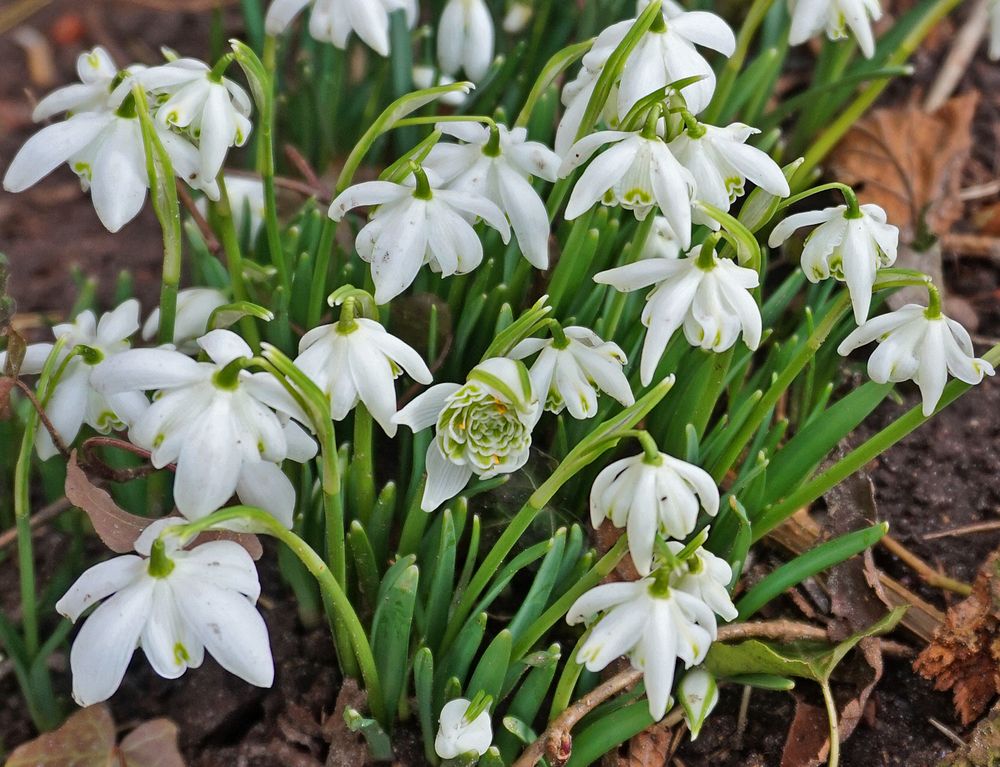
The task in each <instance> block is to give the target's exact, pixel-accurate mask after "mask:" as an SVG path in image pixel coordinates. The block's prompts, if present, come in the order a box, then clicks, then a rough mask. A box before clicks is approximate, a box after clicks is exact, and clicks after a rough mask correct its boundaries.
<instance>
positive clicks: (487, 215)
mask: <svg viewBox="0 0 1000 767" xmlns="http://www.w3.org/2000/svg"><path fill="white" fill-rule="evenodd" d="M434 195H435V197H437V198H439V199H440V200H441V201H443V202H445V203H447V204H448V205H450V206H451V207H452V208H455V209H457V210H460V211H462V212H464V213H468V214H470V215H473V216H477V217H479V218H481V219H483V221H485V222H486V223H487V224H489V225H490V226H491V227H493V228H494V229H496V230H497V231H498V232H499V233H500V237H501V239H503V241H504V242H509V241H510V226H509V225H508V224H507V218H506V217H505V216H504V214H503V212H502V211H501V210H500V208H498V207H497V206H496V205H495V204H494V203H492V202H490V201H489V200H488V199H486V198H485V197H480V196H479V195H468V194H462V193H461V192H455V191H451V190H446V189H438V190H436V191H435V192H434Z"/></svg>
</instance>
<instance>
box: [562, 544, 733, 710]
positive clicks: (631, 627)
mask: <svg viewBox="0 0 1000 767" xmlns="http://www.w3.org/2000/svg"><path fill="white" fill-rule="evenodd" d="M709 556H711V555H709ZM682 576H683V567H682V568H681V569H680V570H679V571H678V572H677V573H674V572H670V571H669V570H667V569H666V568H660V569H659V570H657V571H656V572H655V573H654V574H653V575H652V576H650V577H647V578H643V579H641V580H638V581H633V582H623V583H607V584H604V585H601V586H597V587H596V588H593V589H591V590H590V591H588V592H586V593H585V594H584V595H583V596H581V597H580V598H579V599H578V600H576V602H575V603H574V604H573V606H572V607H570V609H569V611H568V612H567V614H566V621H567V622H568V623H570V624H575V623H580V622H583V621H586V622H587V623H589V624H591V625H592V626H593V628H592V629H591V632H590V635H589V636H588V637H587V639H586V640H585V641H584V643H583V646H582V647H581V648H580V651H579V652H578V653H577V656H576V660H577V662H578V663H582V664H584V665H585V666H586V667H587V668H588V669H589V670H591V671H600V670H601V669H603V668H604V667H605V666H607V665H608V664H609V663H610V662H611V661H613V660H614V659H615V658H617V657H619V656H620V655H627V656H628V658H629V660H630V661H631V663H632V667H633V668H635V669H639V670H641V671H642V672H643V678H644V681H645V684H646V697H647V698H648V701H649V713H650V715H651V716H652V717H653V718H654V719H656V720H660V719H662V718H663V716H664V715H665V714H666V711H667V706H668V703H669V701H670V700H671V695H670V692H671V689H672V688H673V684H674V671H675V667H676V665H677V659H678V658H680V659H681V660H683V661H684V664H685V666H686V667H687V668H691V667H692V666H696V665H698V664H699V663H701V662H702V661H703V660H704V659H705V655H706V654H707V653H708V649H709V646H710V645H711V643H712V642H713V641H714V640H715V637H716V635H717V627H716V619H715V614H714V613H713V612H712V608H711V607H709V606H708V605H707V604H705V602H703V601H702V600H701V599H700V598H698V597H697V596H696V595H694V594H691V593H688V592H687V591H686V590H685V589H684V588H683V586H682V585H681V583H680V582H679V579H680V578H681V577H682ZM595 619H596V621H595Z"/></svg>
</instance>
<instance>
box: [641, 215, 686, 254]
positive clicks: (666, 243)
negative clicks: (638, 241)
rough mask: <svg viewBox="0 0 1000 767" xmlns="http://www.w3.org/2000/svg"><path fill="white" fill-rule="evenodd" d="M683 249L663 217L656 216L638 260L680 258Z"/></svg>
mask: <svg viewBox="0 0 1000 767" xmlns="http://www.w3.org/2000/svg"><path fill="white" fill-rule="evenodd" d="M683 247H684V246H683V245H681V242H680V239H679V238H678V237H677V235H676V234H674V230H673V229H671V228H670V222H669V221H667V219H666V218H664V217H663V216H656V217H655V218H654V219H653V229H652V231H650V233H649V237H648V238H647V239H646V242H645V243H644V244H643V247H642V253H640V254H639V258H680V255H681V251H682V250H683Z"/></svg>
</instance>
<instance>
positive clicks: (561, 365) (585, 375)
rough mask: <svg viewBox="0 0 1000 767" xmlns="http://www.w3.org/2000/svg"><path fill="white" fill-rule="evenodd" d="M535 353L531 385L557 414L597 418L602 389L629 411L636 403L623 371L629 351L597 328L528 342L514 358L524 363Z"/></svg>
mask: <svg viewBox="0 0 1000 767" xmlns="http://www.w3.org/2000/svg"><path fill="white" fill-rule="evenodd" d="M533 354H538V357H536V358H535V362H534V363H533V364H532V366H531V369H530V370H529V373H530V375H531V386H532V389H533V390H534V392H535V393H536V394H537V395H538V397H540V398H541V397H545V409H546V410H548V411H549V412H551V413H561V412H562V411H563V410H568V411H569V414H570V415H571V416H573V417H574V418H592V417H593V416H595V415H597V395H598V394H599V393H600V392H602V391H603V392H605V393H606V394H609V395H611V396H612V397H614V398H615V399H616V400H618V401H619V402H620V403H621V404H622V405H624V406H625V407H628V406H630V405H632V404H634V403H635V397H634V396H633V394H632V387H630V386H629V383H628V378H627V377H626V376H625V373H624V372H623V370H622V368H623V367H624V366H625V364H626V363H627V362H628V360H627V359H626V357H625V352H623V351H622V350H621V347H620V346H618V344H616V343H614V342H613V341H604V340H602V339H601V338H600V337H599V336H598V335H597V334H596V333H594V332H593V331H592V330H588V329H587V328H582V327H576V326H570V327H567V328H563V329H562V332H561V336H559V337H553V338H549V339H543V338H526V339H524V340H523V341H521V342H520V343H518V344H517V345H516V346H515V347H514V348H513V349H512V350H511V352H510V355H509V356H510V357H511V359H515V360H523V359H525V358H526V357H530V356H531V355H533Z"/></svg>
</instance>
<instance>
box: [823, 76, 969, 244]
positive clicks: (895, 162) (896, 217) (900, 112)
mask: <svg viewBox="0 0 1000 767" xmlns="http://www.w3.org/2000/svg"><path fill="white" fill-rule="evenodd" d="M978 101H979V94H978V93H977V92H976V91H969V92H968V93H965V94H963V95H961V96H957V97H956V98H953V99H951V100H950V101H948V102H947V103H945V104H944V106H942V107H941V108H940V109H938V110H937V111H936V112H933V113H930V114H928V113H926V112H924V111H922V110H921V109H920V108H919V107H917V106H914V105H907V106H901V107H886V108H884V109H878V110H875V111H874V112H872V113H871V115H870V116H869V117H866V118H864V119H863V120H860V121H859V122H858V123H856V124H855V126H854V127H853V128H852V129H851V130H850V131H849V132H848V133H847V135H846V136H844V140H843V141H842V142H841V143H840V146H839V147H838V149H837V151H836V152H835V153H834V155H833V157H832V158H831V161H830V164H831V170H832V172H833V175H834V176H835V177H837V178H838V179H839V180H841V181H843V182H845V183H847V184H851V185H852V186H858V185H861V186H862V189H861V190H860V195H859V196H860V197H861V201H862V202H872V203H876V204H877V205H881V206H882V207H883V208H884V209H885V212H886V213H887V214H888V217H889V221H891V222H893V223H894V224H896V225H897V226H899V227H900V228H901V229H902V230H903V231H904V233H908V234H909V236H907V237H904V239H907V240H912V239H913V237H914V236H915V235H917V234H919V233H921V230H922V228H923V226H922V224H923V223H924V222H925V223H926V227H927V229H929V230H930V232H931V233H933V234H936V235H938V236H940V235H942V234H945V233H947V232H948V231H949V230H950V229H951V227H952V225H954V224H955V222H957V221H958V220H959V219H960V218H961V217H962V213H963V204H962V201H961V198H960V197H959V194H958V192H959V188H960V184H961V172H962V167H963V166H964V164H965V161H966V159H967V158H968V156H969V152H970V150H971V148H972V117H973V114H974V113H975V111H976V105H977V103H978Z"/></svg>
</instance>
